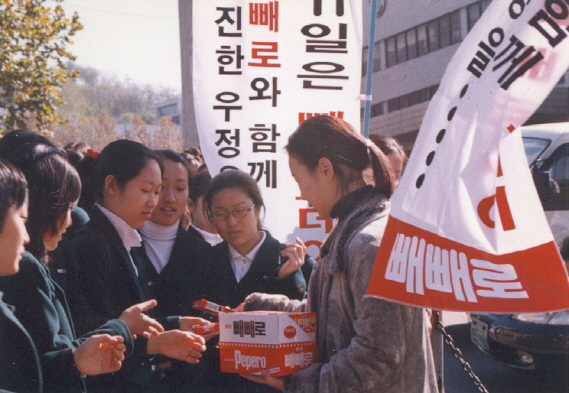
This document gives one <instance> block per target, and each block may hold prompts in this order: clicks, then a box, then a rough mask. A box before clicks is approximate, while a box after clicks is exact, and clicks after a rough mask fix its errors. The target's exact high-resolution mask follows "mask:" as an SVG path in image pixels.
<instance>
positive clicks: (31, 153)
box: [5, 144, 81, 262]
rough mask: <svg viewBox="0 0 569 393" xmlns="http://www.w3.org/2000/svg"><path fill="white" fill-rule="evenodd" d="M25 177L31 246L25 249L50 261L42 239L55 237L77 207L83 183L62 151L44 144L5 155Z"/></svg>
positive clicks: (37, 256)
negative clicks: (51, 235)
mask: <svg viewBox="0 0 569 393" xmlns="http://www.w3.org/2000/svg"><path fill="white" fill-rule="evenodd" d="M5 158H6V159H7V160H8V161H10V162H11V163H12V164H14V165H16V166H17V167H18V168H19V169H20V170H21V171H22V172H23V173H24V175H25V176H26V180H27V182H28V187H29V208H28V222H27V224H26V227H27V230H28V234H29V235H30V242H29V243H28V244H27V245H26V249H27V250H28V251H29V252H30V253H32V254H33V255H34V256H35V257H36V258H38V259H39V260H41V261H43V262H46V261H47V252H46V249H45V245H44V240H43V237H44V235H45V234H46V233H48V232H49V231H51V232H52V233H56V232H57V230H58V229H59V225H61V223H62V221H63V220H64V219H65V216H66V214H67V212H68V210H69V207H71V206H72V205H73V204H74V203H76V202H77V199H79V194H80V192H81V180H79V175H78V174H77V171H76V170H75V168H73V166H72V165H71V164H70V163H69V161H67V158H66V156H65V153H63V151H61V150H59V149H57V148H55V147H52V146H46V145H44V144H39V145H24V146H20V147H19V148H18V149H16V150H14V151H13V152H11V153H10V154H6V155H5Z"/></svg>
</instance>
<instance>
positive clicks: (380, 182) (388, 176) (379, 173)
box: [364, 139, 395, 198]
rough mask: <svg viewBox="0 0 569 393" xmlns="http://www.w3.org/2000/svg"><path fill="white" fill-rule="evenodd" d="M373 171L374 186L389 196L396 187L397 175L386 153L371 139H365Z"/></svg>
mask: <svg viewBox="0 0 569 393" xmlns="http://www.w3.org/2000/svg"><path fill="white" fill-rule="evenodd" d="M364 143H365V144H366V145H367V150H368V157H369V160H370V163H371V169H372V171H373V180H374V188H375V189H376V190H377V191H378V192H379V193H381V194H383V195H385V196H386V197H387V198H391V195H393V191H394V189H395V176H394V174H393V171H392V170H391V165H390V164H389V161H388V159H387V157H386V156H385V154H383V152H382V151H381V150H380V149H379V148H378V147H377V146H376V145H375V144H374V143H373V142H372V141H370V140H369V139H364Z"/></svg>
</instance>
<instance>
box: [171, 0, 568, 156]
mask: <svg viewBox="0 0 569 393" xmlns="http://www.w3.org/2000/svg"><path fill="white" fill-rule="evenodd" d="M361 1H362V2H363V4H362V5H363V23H364V26H363V45H364V48H363V50H362V91H364V90H365V70H366V66H367V51H368V47H367V41H368V39H367V37H369V29H370V20H369V19H370V13H371V2H370V0H361ZM377 1H378V3H379V11H378V13H377V15H376V17H377V21H376V35H375V45H374V59H373V90H372V97H373V98H372V103H371V104H372V106H371V119H370V134H374V133H375V134H387V135H392V136H395V137H396V138H397V139H399V140H400V141H401V143H402V144H403V146H404V147H405V149H406V150H411V148H412V146H413V143H414V141H415V138H416V136H417V132H418V131H419V128H420V126H421V121H422V119H423V116H424V115H425V112H426V110H427V107H428V105H429V101H430V100H431V98H432V97H433V95H434V93H435V92H436V90H437V88H438V85H439V83H440V81H441V79H442V77H443V74H444V72H445V69H446V66H447V64H448V63H449V61H450V59H451V58H452V56H453V55H454V52H455V51H456V50H457V48H458V46H459V45H460V43H461V42H462V40H463V38H464V37H466V35H467V34H468V32H469V31H470V29H471V28H472V26H474V24H475V23H476V21H478V19H479V18H480V16H481V15H482V13H483V12H484V11H485V10H486V7H487V6H488V4H489V3H490V0H377ZM496 1H498V0H496ZM178 5H179V18H180V42H181V51H182V103H181V106H182V111H181V115H182V119H181V121H180V125H181V127H182V132H183V134H184V140H185V145H186V147H187V146H198V145H199V140H198V134H197V127H196V121H195V113H194V104H193V100H194V97H193V87H192V25H191V21H192V0H178ZM362 108H363V103H362ZM362 115H363V109H362ZM557 121H569V73H566V74H565V77H564V78H562V80H561V81H560V83H559V84H558V85H557V86H556V88H555V89H554V90H553V92H552V93H551V94H550V95H549V97H548V98H547V100H546V101H545V102H544V103H543V105H542V106H541V107H540V108H539V109H538V111H537V112H536V113H535V114H534V116H532V117H531V118H530V120H529V121H528V123H527V124H534V123H544V122H557Z"/></svg>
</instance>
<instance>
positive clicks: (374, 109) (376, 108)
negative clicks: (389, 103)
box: [370, 102, 383, 117]
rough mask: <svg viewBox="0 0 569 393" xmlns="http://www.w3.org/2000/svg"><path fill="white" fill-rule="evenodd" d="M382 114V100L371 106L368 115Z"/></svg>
mask: <svg viewBox="0 0 569 393" xmlns="http://www.w3.org/2000/svg"><path fill="white" fill-rule="evenodd" d="M381 115H383V102H380V103H378V104H374V105H372V106H371V111H370V117H376V116H381Z"/></svg>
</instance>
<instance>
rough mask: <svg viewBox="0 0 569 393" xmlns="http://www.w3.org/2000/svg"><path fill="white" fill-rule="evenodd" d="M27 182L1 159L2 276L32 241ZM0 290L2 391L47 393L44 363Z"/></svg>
mask: <svg viewBox="0 0 569 393" xmlns="http://www.w3.org/2000/svg"><path fill="white" fill-rule="evenodd" d="M27 216H28V201H27V183H26V179H25V177H24V175H23V174H22V173H21V172H20V171H19V170H18V169H17V168H16V167H14V166H13V165H12V164H10V163H8V162H6V161H4V160H2V159H0V249H1V250H2V254H0V276H1V277H4V276H12V275H14V274H16V273H17V272H18V271H19V270H20V260H21V259H22V255H23V254H24V252H25V248H24V246H25V245H26V244H27V243H28V242H29V241H30V237H29V236H28V232H27V230H26V219H27ZM2 297H3V294H2V292H0V391H1V390H3V389H6V390H10V391H22V392H30V391H35V392H43V383H42V375H41V365H40V360H39V355H38V352H37V349H36V346H35V344H34V342H33V340H32V338H31V337H30V334H29V333H28V331H27V330H26V328H25V327H24V326H22V324H21V322H20V321H19V320H18V318H17V317H16V316H15V315H14V307H13V306H10V305H9V304H6V303H4V301H3V300H2Z"/></svg>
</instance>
